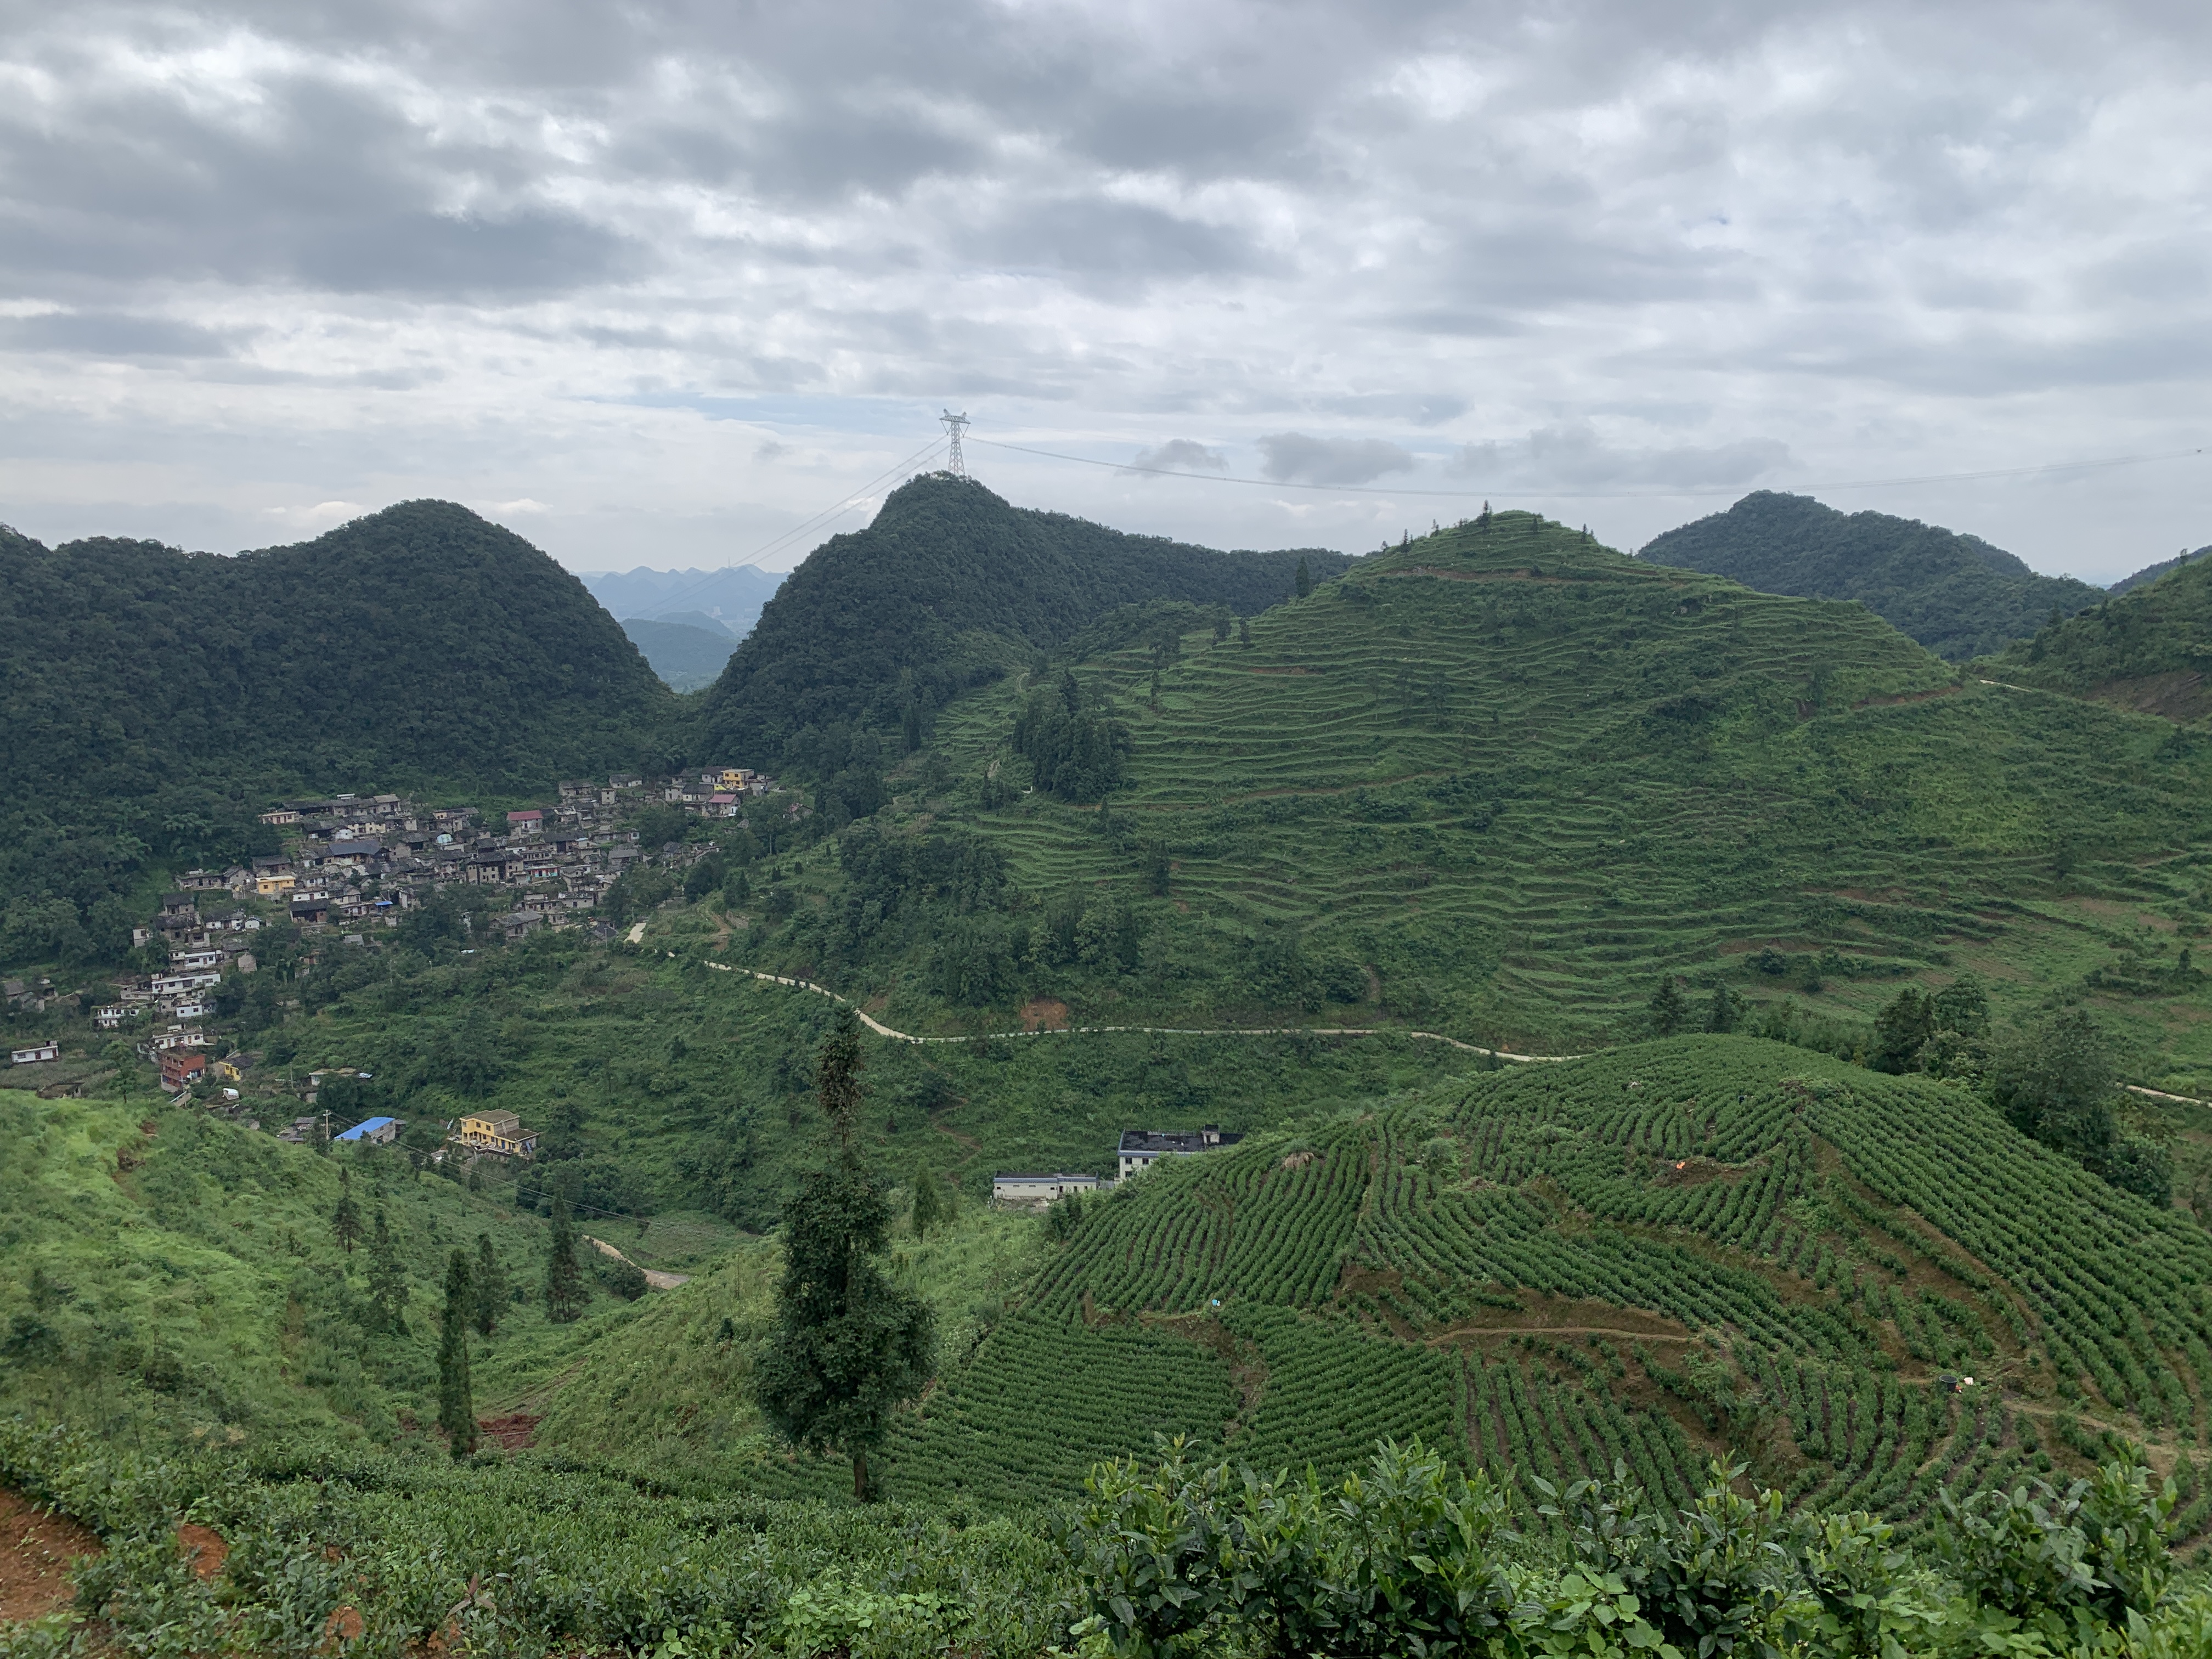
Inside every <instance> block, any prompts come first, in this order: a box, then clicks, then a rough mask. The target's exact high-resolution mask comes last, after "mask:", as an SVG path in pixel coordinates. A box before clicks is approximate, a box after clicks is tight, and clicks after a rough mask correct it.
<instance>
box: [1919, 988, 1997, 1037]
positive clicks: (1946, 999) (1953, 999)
mask: <svg viewBox="0 0 2212 1659" xmlns="http://www.w3.org/2000/svg"><path fill="white" fill-rule="evenodd" d="M1932 1003H1933V1007H1934V1012H1935V1016H1936V1030H1939V1031H1956V1032H1957V1033H1958V1034H1959V1035H1960V1036H1964V1037H1984V1036H1988V1035H1989V1034H1990V995H1989V993H1988V992H1987V991H1986V990H1984V988H1983V987H1982V981H1981V980H1980V979H1979V978H1978V976H1977V975H1973V974H1961V975H1959V977H1958V978H1956V979H1954V980H1953V981H1951V983H1949V984H1948V985H1947V986H1945V987H1943V988H1942V990H1940V991H1938V992H1936V994H1935V997H1934V998H1933V999H1932Z"/></svg>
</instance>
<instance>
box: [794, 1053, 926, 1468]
mask: <svg viewBox="0 0 2212 1659" xmlns="http://www.w3.org/2000/svg"><path fill="white" fill-rule="evenodd" d="M860 1067H861V1060H860V1027H859V1025H858V1024H857V1023H856V1022H855V1021H854V1018H853V1017H852V1016H851V1015H850V1014H849V1013H848V1014H846V1015H845V1016H844V1017H843V1018H842V1020H841V1021H840V1023H839V1024H838V1026H837V1029H836V1030H834V1031H832V1032H831V1033H830V1035H829V1037H828V1038H827V1039H826V1040H825V1041H824V1042H823V1044H822V1049H821V1053H820V1054H819V1056H818V1057H817V1067H816V1092H817V1097H818V1098H819V1099H820V1101H821V1104H822V1115H823V1119H824V1120H825V1121H826V1126H827V1134H826V1137H825V1139H826V1145H825V1147H824V1152H825V1157H824V1158H823V1162H822V1164H821V1165H820V1167H818V1168H817V1169H814V1170H810V1171H808V1172H807V1174H806V1175H805V1176H804V1177H803V1178H802V1179H801V1180H800V1182H799V1188H798V1190H797V1191H795V1192H794V1193H793V1194H791V1196H790V1197H789V1198H788V1199H787V1200H785V1202H784V1206H783V1279H782V1281H781V1283H780V1284H779V1285H777V1286H776V1291H775V1300H776V1316H777V1318H776V1330H775V1336H774V1337H773V1338H772V1339H771V1340H769V1346H768V1348H767V1351H766V1352H763V1354H762V1355H761V1357H760V1358H759V1359H758V1360H757V1362H756V1364H755V1366H754V1371H753V1376H754V1389H755V1392H756V1395H757V1398H758V1399H759V1401H760V1407H761V1410H762V1412H763V1414H764V1415H766V1417H767V1418H768V1419H769V1422H770V1423H772V1424H773V1425H775V1429H776V1431H777V1432H778V1433H780V1434H781V1435H782V1436H783V1437H785V1438H786V1439H787V1440H788V1441H790V1442H791V1443H793V1445H795V1446H799V1447H800V1448H802V1449H805V1450H808V1451H812V1452H817V1453H827V1452H832V1451H842V1452H843V1453H844V1454H845V1455H847V1456H848V1457H850V1458H851V1459H852V1460H853V1496H854V1499H855V1500H856V1501H860V1502H865V1501H866V1499H867V1498H868V1497H869V1495H870V1492H871V1487H870V1486H869V1481H868V1454H869V1453H870V1452H872V1451H873V1450H875V1449H876V1448H877V1447H878V1446H880V1445H881V1444H882V1443H883V1440H884V1434H885V1433H886V1431H888V1430H889V1428H890V1413H891V1408H892V1407H894V1406H896V1405H897V1404H898V1403H899V1402H900V1401H903V1400H911V1399H913V1398H914V1397H915V1395H918V1394H920V1393H921V1389H922V1385H923V1384H924V1383H927V1381H928V1380H929V1376H930V1373H931V1371H932V1370H933V1369H934V1367H935V1360H936V1353H935V1350H936V1331H935V1322H934V1320H933V1316H932V1315H931V1312H930V1310H929V1306H928V1304H927V1303H925V1302H923V1301H922V1299H921V1297H918V1296H916V1295H915V1293H914V1292H913V1291H908V1290H904V1289H902V1288H901V1287H900V1286H898V1285H893V1284H892V1283H891V1282H890V1280H889V1279H885V1278H884V1275H883V1272H882V1269H881V1268H879V1267H878V1266H877V1264H876V1260H875V1258H876V1257H878V1256H879V1255H882V1254H883V1253H884V1249H885V1248H886V1245H887V1243H888V1239H889V1234H890V1222H891V1209H890V1200H889V1199H888V1198H887V1197H886V1196H885V1194H884V1189H883V1188H882V1186H881V1185H880V1184H879V1183H878V1182H877V1181H876V1180H875V1179H874V1178H873V1177H872V1176H870V1174H869V1173H868V1171H867V1170H866V1168H865V1167H863V1165H862V1164H861V1161H860V1146H859V1132H860V1103H861V1101H862V1099H863V1095H862V1091H861V1088H860Z"/></svg>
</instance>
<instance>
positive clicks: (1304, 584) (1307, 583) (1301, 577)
mask: <svg viewBox="0 0 2212 1659" xmlns="http://www.w3.org/2000/svg"><path fill="white" fill-rule="evenodd" d="M1292 580H1294V581H1295V582H1296V584H1297V590H1298V597H1299V598H1300V599H1304V598H1305V596H1306V595H1307V594H1309V593H1310V592H1313V571H1312V570H1311V568H1309V567H1308V565H1307V564H1306V562H1305V556H1304V555H1303V554H1301V555H1299V556H1298V571H1297V575H1296V576H1295V577H1294V578H1292Z"/></svg>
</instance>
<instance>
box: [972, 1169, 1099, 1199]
mask: <svg viewBox="0 0 2212 1659" xmlns="http://www.w3.org/2000/svg"><path fill="white" fill-rule="evenodd" d="M1104 1184H1106V1183H1105V1182H1103V1181H1102V1180H1101V1179H1100V1177H1098V1176H1091V1175H1000V1176H992V1177H991V1202H993V1203H994V1204H1004V1205H1008V1206H1013V1205H1035V1206H1043V1205H1046V1204H1053V1203H1057V1202H1058V1201H1059V1200H1061V1199H1063V1198H1066V1196H1067V1195H1068V1194H1070V1193H1087V1192H1092V1191H1095V1190H1096V1189H1097V1188H1099V1187H1101V1186H1103V1185H1104Z"/></svg>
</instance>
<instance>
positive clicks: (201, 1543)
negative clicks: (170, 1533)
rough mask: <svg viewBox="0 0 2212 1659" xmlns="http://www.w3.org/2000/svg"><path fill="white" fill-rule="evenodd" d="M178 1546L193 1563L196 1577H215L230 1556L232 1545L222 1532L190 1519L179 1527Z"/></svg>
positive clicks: (193, 1574)
mask: <svg viewBox="0 0 2212 1659" xmlns="http://www.w3.org/2000/svg"><path fill="white" fill-rule="evenodd" d="M177 1547H178V1548H179V1549H180V1550H182V1551H183V1552H184V1555H185V1560H187V1561H189V1562H191V1566H192V1577H195V1578H200V1579H208V1578H213V1577H216V1575H217V1574H219V1573H221V1572H222V1564H223V1563H224V1562H225V1561H226V1560H228V1559H229V1557H230V1546H229V1545H228V1544H226V1543H225V1542H223V1541H222V1534H219V1533H217V1532H216V1531H214V1530H213V1529H212V1528H207V1527H203V1526H200V1525H198V1524H197V1523H196V1522H189V1521H188V1522H185V1524H184V1525H183V1526H181V1527H179V1528H177Z"/></svg>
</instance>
